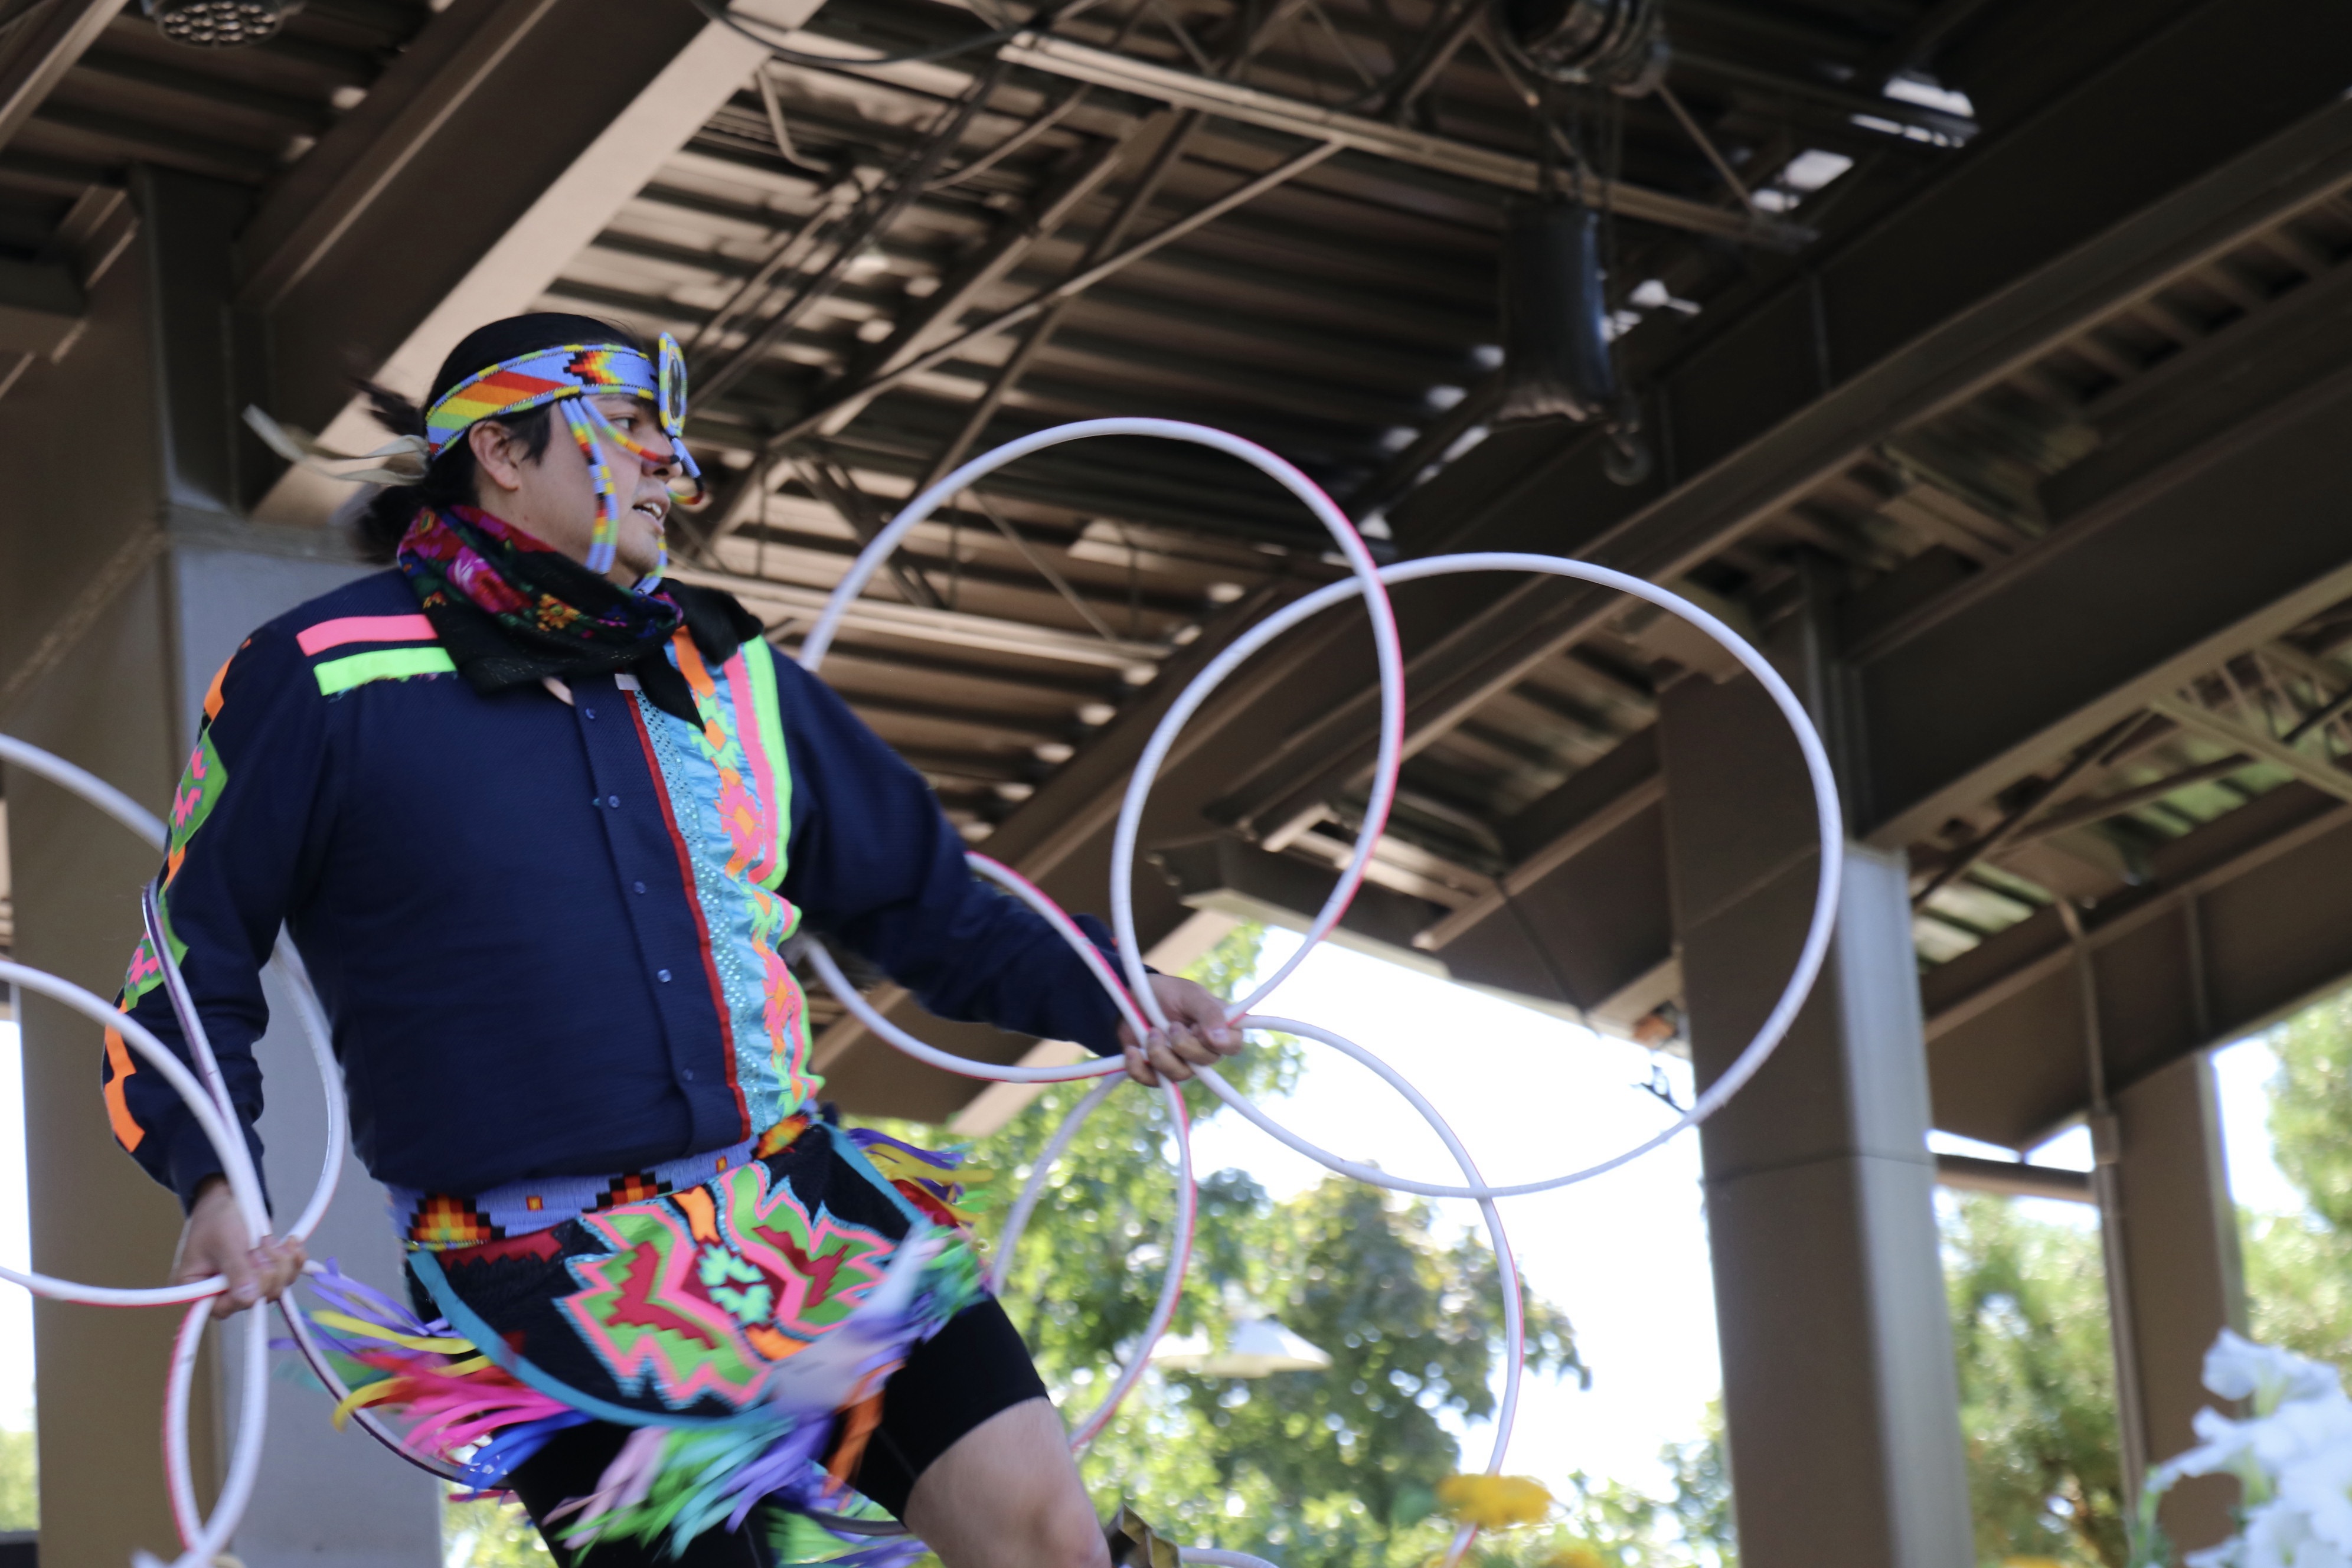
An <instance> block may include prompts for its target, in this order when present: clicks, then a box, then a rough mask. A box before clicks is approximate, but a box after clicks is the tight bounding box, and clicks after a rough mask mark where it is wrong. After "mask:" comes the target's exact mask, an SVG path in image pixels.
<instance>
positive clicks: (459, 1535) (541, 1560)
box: [441, 1500, 555, 1568]
mask: <svg viewBox="0 0 2352 1568" xmlns="http://www.w3.org/2000/svg"><path fill="white" fill-rule="evenodd" d="M441 1549H442V1561H443V1563H444V1565H445V1568H548V1565H549V1564H550V1563H553V1562H554V1561H555V1558H554V1555H553V1554H552V1553H551V1552H549V1551H548V1550H547V1546H546V1543H545V1542H541V1540H540V1538H539V1530H538V1528H537V1527H536V1526H534V1525H533V1524H532V1523H531V1522H530V1515H529V1514H527V1513H525V1512H523V1510H522V1505H521V1504H520V1503H513V1502H504V1503H501V1502H490V1501H488V1500H475V1501H473V1502H448V1503H444V1504H443V1505H442V1508H441Z"/></svg>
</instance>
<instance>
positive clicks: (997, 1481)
mask: <svg viewBox="0 0 2352 1568" xmlns="http://www.w3.org/2000/svg"><path fill="white" fill-rule="evenodd" d="M906 1517H907V1525H908V1528H909V1529H910V1530H912V1531H914V1532H915V1533H916V1534H917V1535H919V1536H921V1537H922V1538H923V1540H924V1541H925V1542H927V1543H929V1546H930V1549H931V1550H932V1551H933V1552H938V1553H939V1556H940V1562H941V1563H945V1564H947V1568H1110V1551H1109V1548H1108V1546H1106V1545H1105V1544H1104V1542H1103V1527H1102V1521H1099V1520H1097V1518H1096V1517H1095V1510H1094V1504H1093V1503H1092V1502H1090V1501H1088V1500H1087V1492H1086V1488H1085V1487H1083V1486H1081V1485H1080V1484H1079V1483H1078V1467H1077V1465H1076V1462H1074V1461H1073V1460H1072V1459H1071V1458H1070V1439H1069V1435H1068V1434H1067V1433H1066V1432H1065V1431H1064V1430H1063V1429H1062V1417H1061V1415H1059V1414H1058V1413H1057V1412H1056V1411H1055V1409H1054V1406H1053V1405H1052V1403H1051V1402H1050V1401H1047V1400H1044V1399H1031V1400H1026V1401H1024V1402H1023V1403H1022V1404H1019V1405H1013V1406H1012V1407H1011V1408H1010V1409H1006V1410H1000V1411H998V1412H997V1413H996V1414H995V1415H992V1416H990V1417H989V1418H988V1419H987V1420H986V1421H983V1422H982V1423H981V1424H980V1425H979V1426H975V1427H973V1428H972V1429H971V1431H969V1432H967V1433H965V1434H964V1435H963V1436H961V1438H959V1439H957V1441H956V1443H955V1445H954V1446H953V1447H950V1448H949V1449H948V1451H947V1452H946V1453H944V1454H942V1455H940V1457H939V1458H937V1459H936V1460H934V1461H932V1463H931V1464H930V1466H929V1468H926V1469H925V1470H924V1471H923V1473H922V1475H921V1476H920V1477H919V1479H917V1480H916V1482H915V1489H914V1493H913V1495H912V1496H911V1497H910V1498H909V1499H908V1502H907V1515H906Z"/></svg>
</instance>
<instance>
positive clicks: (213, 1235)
mask: <svg viewBox="0 0 2352 1568" xmlns="http://www.w3.org/2000/svg"><path fill="white" fill-rule="evenodd" d="M246 1235H247V1232H246V1228H245V1216H244V1215H241V1214H239V1213H238V1212H237V1208H236V1194H234V1193H232V1192H230V1191H229V1185H228V1181H227V1179H226V1177H222V1176H213V1177H209V1178H207V1179H206V1181H205V1184H204V1185H203V1186H201V1187H198V1188H197V1189H196V1203H195V1206H194V1208H192V1209H190V1210H189V1211H188V1223H187V1224H186V1225H184V1226H182V1227H181V1229H180V1252H179V1256H178V1257H177V1258H173V1260H172V1283H173V1284H174V1285H184V1284H187V1283H188V1282H190V1281H191V1280H196V1279H210V1278H212V1276H214V1275H215V1274H220V1275H226V1277H227V1279H228V1289H226V1291H224V1292H222V1294H221V1295H220V1296H218V1297H217V1298H215V1300H214V1301H213V1316H214V1317H215V1318H226V1317H229V1316H232V1315H233V1314H235V1313H237V1312H242V1311H244V1310H246V1309H247V1307H250V1306H254V1305H256V1304H257V1303H258V1302H262V1301H275V1300H278V1297H280V1296H282V1295H284V1294H285V1293H286V1290H287V1289H288V1288H289V1286H291V1285H292V1284H293V1283H294V1281H295V1280H296V1279H299V1278H301V1274H302V1265H303V1264H304V1263H305V1262H307V1261H308V1255H307V1254H305V1253H304V1252H303V1250H302V1244H301V1243H300V1242H299V1241H295V1240H291V1239H287V1240H280V1239H278V1237H270V1238H268V1240H265V1241H264V1242H262V1244H261V1245H260V1246H259V1247H252V1246H248V1245H247V1241H246Z"/></svg>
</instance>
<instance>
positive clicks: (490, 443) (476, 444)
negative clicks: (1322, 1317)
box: [466, 419, 522, 491]
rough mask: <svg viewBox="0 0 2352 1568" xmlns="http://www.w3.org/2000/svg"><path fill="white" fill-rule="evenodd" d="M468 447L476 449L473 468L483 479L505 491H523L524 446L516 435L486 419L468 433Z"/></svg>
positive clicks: (492, 420)
mask: <svg viewBox="0 0 2352 1568" xmlns="http://www.w3.org/2000/svg"><path fill="white" fill-rule="evenodd" d="M466 444H467V446H469V447H472V448H473V449H474V466H475V468H478V469H479V470H480V472H481V474H482V477H483V478H484V479H488V480H489V481H490V483H492V484H494V485H496V486H497V487H498V488H499V489H502V490H508V491H514V490H519V489H522V444H521V443H520V442H519V441H517V440H516V439H515V437H514V432H512V431H511V430H509V429H508V428H507V427H506V426H503V425H501V424H499V422H498V421H497V420H495V419H485V420H482V421H481V422H479V423H478V424H477V425H475V426H473V427H471V428H470V429H468V430H467V432H466Z"/></svg>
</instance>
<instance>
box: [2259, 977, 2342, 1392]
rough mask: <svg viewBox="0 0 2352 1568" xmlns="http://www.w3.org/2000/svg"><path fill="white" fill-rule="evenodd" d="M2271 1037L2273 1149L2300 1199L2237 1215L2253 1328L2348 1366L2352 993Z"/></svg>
mask: <svg viewBox="0 0 2352 1568" xmlns="http://www.w3.org/2000/svg"><path fill="white" fill-rule="evenodd" d="M2269 1043H2270V1047H2271V1049H2272V1051H2273V1054H2274V1055H2275V1056H2276V1058H2277V1060H2278V1068H2277V1071H2276V1072H2275V1073H2274V1074H2273V1077H2272V1079H2271V1081H2270V1084H2269V1085H2268V1089H2269V1099H2270V1131H2271V1153H2272V1157H2273V1159H2275V1160H2276V1161H2277V1162H2278V1166H2279V1169H2280V1171H2281V1172H2282V1173H2284V1174H2285V1176H2286V1178H2287V1180H2288V1181H2290V1182H2292V1183H2294V1185H2295V1187H2296V1188H2297V1189H2298V1190H2299V1191H2300V1192H2301V1194H2302V1195H2303V1200H2304V1207H2303V1211H2302V1212H2301V1213H2299V1214H2291V1215H2257V1214H2245V1215H2242V1216H2241V1219H2240V1224H2241V1226H2242V1229H2243V1231H2244V1238H2245V1244H2246V1246H2245V1253H2246V1296H2247V1305H2248V1308H2249V1316H2250V1317H2251V1319H2252V1329H2253V1333H2254V1337H2255V1338H2256V1339H2259V1340H2262V1341H2263V1342H2265V1343H2269V1344H2279V1345H2284V1346H2286V1347H2287V1348H2288V1349H2290V1350H2294V1351H2299V1352H2302V1353H2303V1354H2305V1355H2307V1356H2314V1357H2316V1358H2317V1359H2319V1360H2321V1361H2325V1362H2328V1363H2333V1364H2334V1365H2336V1366H2342V1367H2352V993H2347V994H2340V995H2336V996H2332V997H2330V998H2328V999H2327V1000H2326V1001H2325V1002H2319V1003H2315V1004H2314V1005H2312V1006H2309V1007H2306V1008H2305V1009H2304V1010H2303V1011H2302V1012H2301V1013H2298V1014H2296V1015H2295V1016H2294V1017H2293V1018H2291V1019H2289V1020H2288V1021H2287V1022H2286V1023H2285V1024H2284V1025H2282V1026H2280V1027H2278V1028H2277V1029H2275V1030H2273V1032H2272V1034H2271V1037H2270V1041H2269Z"/></svg>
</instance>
